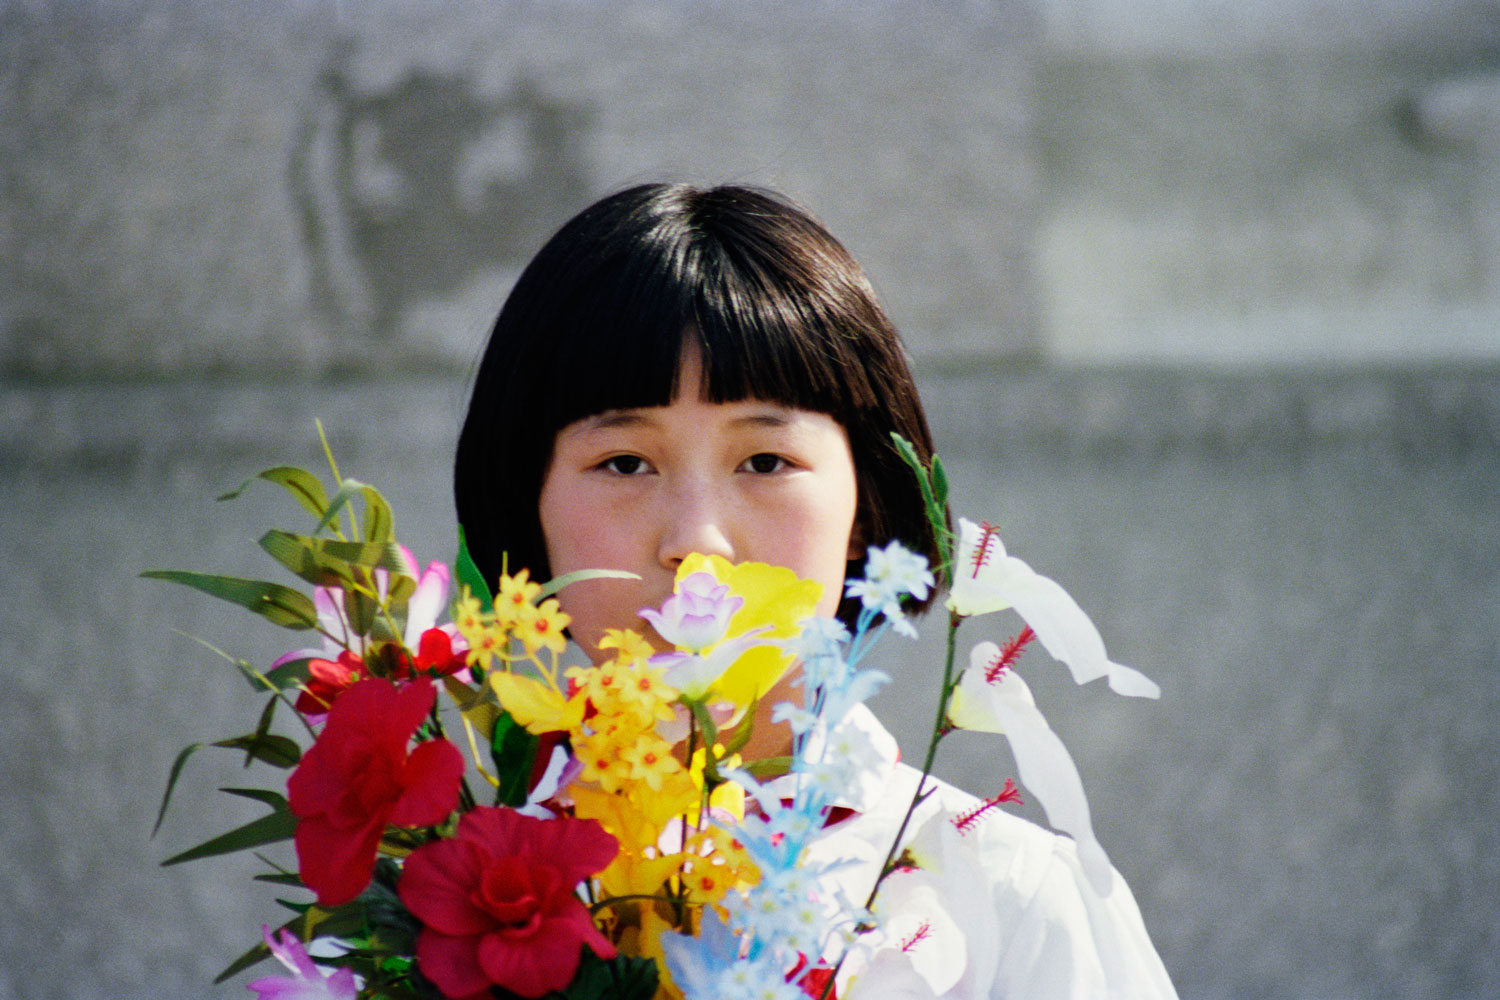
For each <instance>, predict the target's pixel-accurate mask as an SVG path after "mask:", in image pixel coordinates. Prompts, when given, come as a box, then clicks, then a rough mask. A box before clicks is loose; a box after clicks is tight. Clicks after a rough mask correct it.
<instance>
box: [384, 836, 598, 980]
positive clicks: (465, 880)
mask: <svg viewBox="0 0 1500 1000" xmlns="http://www.w3.org/2000/svg"><path fill="white" fill-rule="evenodd" d="M618 851H619V842H618V841H616V840H615V838H614V837H613V836H611V835H610V834H608V833H606V832H605V831H604V829H603V828H602V827H600V826H599V824H598V823H596V822H594V821H593V820H577V819H568V818H562V819H555V820H540V819H534V818H532V817H530V816H523V815H521V814H520V813H518V812H515V811H514V810H511V809H500V808H490V807H486V808H480V809H475V810H473V811H472V812H469V813H466V814H465V815H464V817H463V819H462V820H460V821H459V824H458V833H457V835H456V836H455V837H453V838H452V839H450V840H438V841H434V842H433V843H430V844H426V845H424V846H423V847H420V848H418V849H417V850H416V851H415V852H414V853H413V854H412V855H411V857H409V858H408V859H407V861H406V866H405V869H404V870H403V872H402V874H401V881H400V882H399V883H398V884H397V886H396V891H397V894H398V895H400V897H401V902H403V903H405V904H406V907H407V909H409V910H411V912H412V913H413V914H414V915H415V916H416V917H417V919H418V920H420V921H422V924H423V927H422V930H421V932H420V933H419V935H418V937H417V963H418V965H419V966H420V967H421V970H422V974H423V975H425V976H426V977H427V978H428V979H430V980H432V981H433V982H434V983H436V984H437V986H438V988H439V989H441V990H442V991H443V993H444V994H445V995H447V996H449V997H455V998H462V1000H468V998H471V997H473V998H476V1000H477V998H480V997H487V996H488V995H489V989H490V987H491V986H501V987H503V988H505V989H507V990H510V991H511V992H512V993H515V994H518V995H520V996H523V997H541V996H544V995H545V994H547V993H549V992H551V991H553V990H561V989H563V988H564V987H566V986H567V985H568V984H569V983H570V982H572V980H573V976H574V974H575V973H576V972H577V971H578V963H579V960H580V958H581V957H582V949H583V948H588V949H590V950H591V951H593V953H594V954H595V955H598V956H599V957H600V958H605V959H608V958H613V957H614V956H615V949H614V946H613V945H612V944H610V943H609V939H608V938H606V937H605V936H604V935H603V934H601V933H600V932H599V929H598V928H597V927H595V926H594V921H593V918H592V917H590V916H589V911H588V909H587V908H586V907H585V906H584V905H583V903H582V902H580V901H579V899H578V896H577V895H576V890H577V887H578V883H579V882H581V881H583V880H584V879H585V878H588V877H589V876H590V875H594V874H597V873H598V872H600V871H602V870H603V869H604V868H605V866H606V865H608V864H609V863H610V862H611V861H612V860H614V857H615V854H616V853H617V852H618Z"/></svg>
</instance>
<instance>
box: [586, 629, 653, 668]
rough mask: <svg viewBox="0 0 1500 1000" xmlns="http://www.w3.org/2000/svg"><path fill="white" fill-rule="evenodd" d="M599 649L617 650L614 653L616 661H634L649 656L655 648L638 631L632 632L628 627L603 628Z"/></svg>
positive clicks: (648, 657)
mask: <svg viewBox="0 0 1500 1000" xmlns="http://www.w3.org/2000/svg"><path fill="white" fill-rule="evenodd" d="M599 648H600V649H613V650H618V652H617V653H616V654H615V662H617V663H635V662H637V661H639V660H646V659H650V658H651V654H652V653H654V652H656V650H654V649H652V648H651V644H650V643H649V642H647V641H646V639H645V637H644V636H642V635H641V634H640V633H639V632H633V631H631V630H630V629H628V628H607V629H605V630H604V638H602V639H600V640H599Z"/></svg>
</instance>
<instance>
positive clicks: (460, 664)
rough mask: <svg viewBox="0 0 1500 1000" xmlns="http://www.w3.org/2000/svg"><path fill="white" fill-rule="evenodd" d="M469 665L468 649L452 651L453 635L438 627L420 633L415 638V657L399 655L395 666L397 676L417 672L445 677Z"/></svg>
mask: <svg viewBox="0 0 1500 1000" xmlns="http://www.w3.org/2000/svg"><path fill="white" fill-rule="evenodd" d="M468 665H469V657H468V650H467V649H462V650H459V651H458V652H456V653H455V652H454V651H453V637H452V636H451V635H449V634H448V633H447V632H445V631H443V630H442V629H440V628H430V629H428V630H427V631H425V632H423V633H422V636H421V638H419V639H418V640H417V655H416V657H415V658H413V657H408V656H406V655H405V654H403V655H402V656H401V662H400V664H399V665H398V666H397V668H396V674H397V676H398V677H411V676H414V675H417V674H427V675H429V676H430V675H433V674H436V675H437V676H439V677H447V676H448V675H449V674H456V673H458V672H459V671H460V670H462V669H464V668H465V667H467V666H468Z"/></svg>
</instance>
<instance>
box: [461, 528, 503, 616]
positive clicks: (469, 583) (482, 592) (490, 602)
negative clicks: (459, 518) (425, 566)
mask: <svg viewBox="0 0 1500 1000" xmlns="http://www.w3.org/2000/svg"><path fill="white" fill-rule="evenodd" d="M453 568H454V571H455V575H456V576H457V577H458V582H459V585H460V586H461V587H468V588H469V593H471V594H473V595H474V596H475V597H477V598H479V604H480V607H481V608H482V610H484V611H485V613H489V612H490V611H492V610H494V607H495V595H494V592H493V591H491V590H490V585H489V584H488V583H486V582H485V579H484V574H483V573H481V572H479V566H478V564H477V563H475V562H474V557H473V555H471V554H470V553H469V540H468V538H466V537H465V536H464V526H463V525H461V524H460V525H459V526H458V555H457V556H456V557H454V560H453Z"/></svg>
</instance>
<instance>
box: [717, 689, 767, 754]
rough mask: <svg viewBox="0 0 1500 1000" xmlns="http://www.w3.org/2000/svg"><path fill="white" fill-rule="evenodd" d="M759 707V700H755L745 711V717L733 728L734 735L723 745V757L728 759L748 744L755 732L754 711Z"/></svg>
mask: <svg viewBox="0 0 1500 1000" xmlns="http://www.w3.org/2000/svg"><path fill="white" fill-rule="evenodd" d="M759 707H760V699H759V698H757V699H756V700H755V701H754V702H752V703H751V705H750V707H749V708H747V709H746V710H745V717H744V718H743V719H741V720H740V724H739V725H738V726H736V727H735V730H734V734H733V735H732V736H730V737H729V742H728V743H726V744H724V756H725V757H729V756H731V755H733V754H737V753H739V752H740V751H741V750H743V749H745V744H746V743H749V742H750V736H751V735H752V734H753V733H754V732H755V710H756V709H758V708H759Z"/></svg>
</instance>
